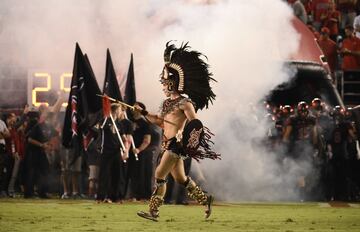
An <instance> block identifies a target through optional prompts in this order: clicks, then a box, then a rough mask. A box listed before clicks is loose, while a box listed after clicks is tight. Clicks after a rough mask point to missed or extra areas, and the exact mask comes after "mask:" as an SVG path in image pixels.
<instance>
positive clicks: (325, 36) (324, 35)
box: [320, 32, 329, 40]
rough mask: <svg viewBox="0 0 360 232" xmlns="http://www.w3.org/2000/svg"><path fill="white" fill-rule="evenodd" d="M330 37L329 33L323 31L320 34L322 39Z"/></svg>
mask: <svg viewBox="0 0 360 232" xmlns="http://www.w3.org/2000/svg"><path fill="white" fill-rule="evenodd" d="M328 38H329V35H328V34H327V33H324V32H322V33H321V34H320V39H321V40H327V39H328Z"/></svg>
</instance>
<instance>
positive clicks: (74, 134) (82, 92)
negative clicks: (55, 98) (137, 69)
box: [62, 43, 102, 154]
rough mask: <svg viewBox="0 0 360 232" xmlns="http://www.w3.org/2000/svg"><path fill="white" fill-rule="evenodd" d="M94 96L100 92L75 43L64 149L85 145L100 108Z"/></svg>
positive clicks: (63, 142) (64, 131)
mask: <svg viewBox="0 0 360 232" xmlns="http://www.w3.org/2000/svg"><path fill="white" fill-rule="evenodd" d="M96 94H101V92H100V88H99V86H98V84H97V82H96V78H95V75H94V73H93V72H92V69H91V66H90V62H88V60H87V59H86V58H85V57H84V55H83V53H82V51H81V49H80V47H79V44H78V43H76V49H75V59H74V68H73V76H72V79H71V91H70V94H69V100H68V105H67V107H66V112H65V121H64V127H63V137H62V144H63V145H64V146H65V147H67V148H75V149H76V150H77V151H79V150H80V148H84V147H83V146H84V144H85V143H87V142H86V141H85V139H84V138H86V137H88V135H89V129H90V128H91V127H92V126H93V125H94V123H96V121H97V120H96V118H97V117H98V114H99V112H100V111H101V106H102V105H101V104H102V102H101V98H100V97H98V96H96ZM83 142H85V143H84V144H83ZM85 146H87V145H86V144H85ZM85 149H86V147H85ZM76 153H77V154H78V152H76Z"/></svg>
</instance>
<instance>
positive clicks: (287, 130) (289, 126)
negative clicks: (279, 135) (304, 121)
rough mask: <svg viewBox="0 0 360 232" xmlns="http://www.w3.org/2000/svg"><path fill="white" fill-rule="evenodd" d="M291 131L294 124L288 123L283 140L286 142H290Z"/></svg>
mask: <svg viewBox="0 0 360 232" xmlns="http://www.w3.org/2000/svg"><path fill="white" fill-rule="evenodd" d="M291 131H292V126H291V125H287V126H286V127H285V131H284V136H283V142H285V143H287V142H289V140H290V134H291Z"/></svg>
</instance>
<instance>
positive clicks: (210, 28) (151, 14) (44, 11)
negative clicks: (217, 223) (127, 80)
mask: <svg viewBox="0 0 360 232" xmlns="http://www.w3.org/2000/svg"><path fill="white" fill-rule="evenodd" d="M0 14H1V17H0V49H1V51H2V55H1V57H0V62H1V63H2V64H8V65H17V66H19V67H25V68H29V69H30V68H47V69H56V70H59V69H60V70H64V71H70V72H71V70H72V65H73V63H72V62H73V56H74V50H75V42H79V44H80V46H81V48H82V50H83V52H84V53H87V54H88V55H89V58H90V61H91V63H92V66H93V68H94V71H95V74H96V76H97V79H98V82H99V86H100V87H102V83H103V79H104V70H105V57H106V56H105V54H106V48H110V51H111V54H112V58H113V62H114V66H115V69H116V71H117V72H118V73H119V74H121V73H124V72H126V71H127V68H128V63H129V59H130V53H131V52H133V53H134V62H135V79H136V86H137V98H138V100H140V101H143V102H144V103H145V104H146V105H148V108H149V109H150V110H153V111H155V110H157V109H158V106H159V103H160V101H161V99H162V98H163V96H162V93H161V86H160V85H159V82H158V79H159V74H160V72H161V70H162V66H163V60H162V54H163V50H164V47H165V43H166V42H167V41H169V40H176V41H177V42H176V43H178V44H179V45H180V44H181V42H182V41H189V42H190V43H189V44H190V46H192V47H193V48H194V49H196V50H198V51H201V52H203V53H204V54H206V55H207V57H208V58H209V60H208V62H209V64H210V65H211V71H212V72H213V73H214V78H215V79H216V80H217V81H218V82H217V83H213V84H214V92H215V93H216V94H217V99H216V101H215V102H214V105H213V106H211V107H210V109H209V110H206V111H204V112H201V113H200V117H201V118H202V119H204V121H205V124H206V125H208V127H210V128H211V130H212V131H213V132H215V134H216V138H215V142H216V149H217V150H218V151H219V152H220V153H222V161H216V162H213V161H209V162H203V165H202V167H203V169H204V170H206V176H207V177H208V185H209V188H210V189H211V190H216V189H224V190H222V191H221V192H222V193H224V192H226V194H223V196H222V197H223V198H224V199H227V200H253V199H283V198H286V197H282V196H287V195H289V194H292V193H291V192H290V193H289V192H286V191H285V192H281V190H279V188H277V187H278V186H282V185H284V183H285V185H286V186H285V187H288V186H289V185H291V184H292V183H291V184H289V185H287V184H288V183H289V182H291V181H289V179H291V171H287V172H285V174H284V173H283V172H280V171H279V168H280V167H279V166H278V165H277V164H276V162H275V157H274V155H270V154H267V153H266V152H264V150H263V149H261V148H259V149H257V148H254V146H252V144H251V143H252V141H254V139H255V138H258V137H260V136H262V135H264V133H265V129H264V128H265V127H266V126H265V125H261V124H258V123H256V122H254V121H252V116H251V113H250V109H249V107H248V106H249V103H250V102H253V103H256V102H258V101H259V100H260V99H262V98H263V97H264V96H265V95H266V94H267V93H268V92H269V90H271V89H272V88H273V87H275V86H276V85H278V84H280V83H282V82H283V81H286V80H287V79H288V78H289V75H288V72H287V71H286V69H285V68H284V67H283V61H284V60H286V59H287V58H288V57H289V55H290V54H291V53H293V52H294V51H296V49H297V44H298V35H297V34H296V33H295V30H294V29H293V28H292V26H291V22H290V20H291V17H292V10H291V9H290V8H289V7H288V6H287V5H286V3H284V1H281V0H273V1H263V0H252V1H248V0H223V1H221V0H219V1H195V0H191V1H190V0H176V1H175V0H174V1H163V0H150V1H141V0H123V1H116V0H103V1H96V0H93V1H91V0H77V1H71V0H63V1H56V0H47V1H43V0H32V1H21V0H3V1H1V2H0ZM5 54H6V55H5ZM24 78H25V77H24ZM1 99H2V100H3V99H6V98H3V97H1ZM289 169H291V168H289ZM279 173H280V174H279ZM281 193H283V195H282V196H281Z"/></svg>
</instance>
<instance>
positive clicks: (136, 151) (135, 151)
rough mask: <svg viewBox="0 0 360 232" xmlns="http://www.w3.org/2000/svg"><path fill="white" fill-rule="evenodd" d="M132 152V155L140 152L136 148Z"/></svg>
mask: <svg viewBox="0 0 360 232" xmlns="http://www.w3.org/2000/svg"><path fill="white" fill-rule="evenodd" d="M132 151H133V153H134V154H137V155H138V154H139V153H140V150H139V149H138V148H133V150H132Z"/></svg>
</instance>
